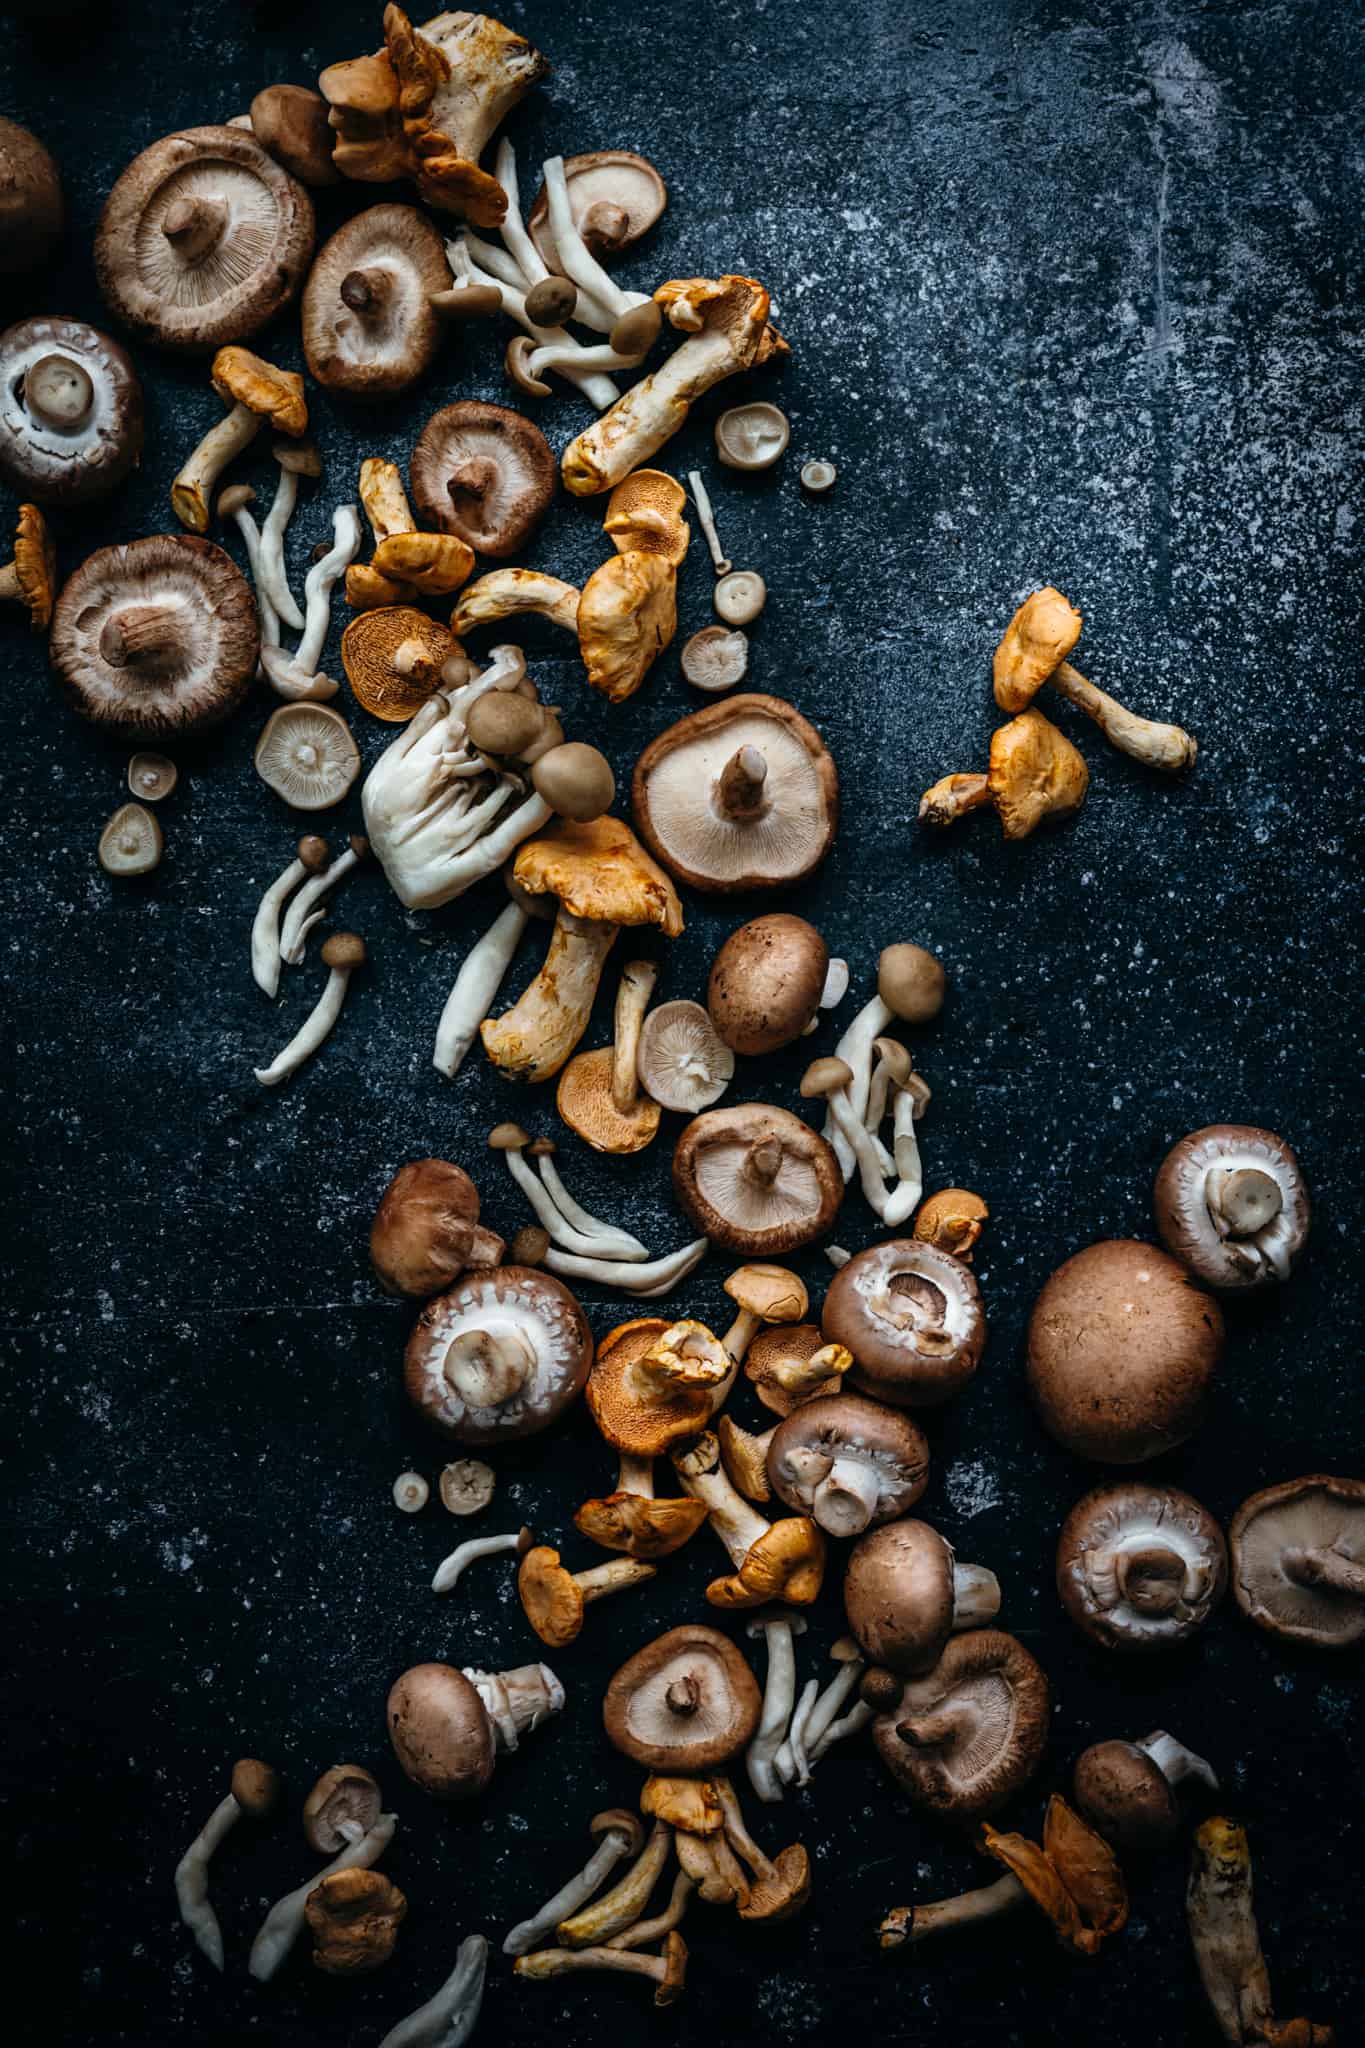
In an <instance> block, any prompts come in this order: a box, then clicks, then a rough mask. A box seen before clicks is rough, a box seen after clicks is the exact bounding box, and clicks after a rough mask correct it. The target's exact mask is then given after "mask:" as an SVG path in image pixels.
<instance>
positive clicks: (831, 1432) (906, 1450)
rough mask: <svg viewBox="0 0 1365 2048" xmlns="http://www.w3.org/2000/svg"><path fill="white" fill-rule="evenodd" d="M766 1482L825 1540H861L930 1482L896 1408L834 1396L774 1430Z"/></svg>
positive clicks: (921, 1449)
mask: <svg viewBox="0 0 1365 2048" xmlns="http://www.w3.org/2000/svg"><path fill="white" fill-rule="evenodd" d="M767 1476H768V1481H769V1484H770V1486H771V1488H772V1490H773V1492H774V1493H775V1494H776V1495H777V1497H778V1499H779V1500H781V1501H783V1502H785V1504H786V1505H787V1506H788V1507H789V1508H791V1510H792V1511H793V1513H795V1514H800V1515H810V1516H811V1518H812V1519H813V1520H814V1521H815V1522H816V1523H817V1524H818V1525H819V1527H820V1528H822V1529H823V1530H824V1531H825V1532H826V1534H827V1535H830V1536H859V1535H861V1534H862V1532H863V1530H864V1529H869V1528H871V1527H872V1526H873V1525H874V1524H876V1523H881V1522H890V1521H893V1520H895V1519H896V1517H898V1516H900V1515H903V1514H904V1513H905V1511H906V1509H907V1508H910V1507H913V1506H914V1504H915V1502H916V1501H917V1500H918V1499H919V1497H920V1495H921V1494H922V1493H923V1492H924V1489H925V1487H926V1486H927V1485H928V1484H929V1446H928V1444H927V1443H926V1442H925V1440H924V1437H923V1434H922V1433H921V1431H920V1430H918V1429H917V1428H916V1427H915V1425H914V1423H913V1422H911V1420H910V1419H909V1417H908V1416H906V1415H901V1414H899V1413H898V1412H897V1411H896V1410H895V1409H894V1408H887V1407H885V1406H884V1405H883V1404H882V1403H881V1402H880V1401H864V1400H860V1399H859V1398H858V1397H857V1396H856V1395H854V1394H836V1395H834V1396H833V1397H832V1398H829V1399H825V1400H818V1401H808V1402H805V1403H803V1404H802V1405H801V1406H800V1407H798V1408H796V1409H795V1410H794V1411H793V1412H792V1414H790V1415H789V1416H788V1417H787V1419H786V1420H785V1422H781V1423H779V1424H778V1426H777V1428H776V1429H775V1430H774V1432H773V1434H772V1437H771V1438H770V1440H769V1443H768V1456H767ZM905 1526H906V1527H913V1526H914V1525H913V1524H906V1525H905ZM870 1654H876V1655H877V1658H878V1661H879V1662H885V1661H886V1659H885V1658H883V1657H881V1655H880V1653H870Z"/></svg>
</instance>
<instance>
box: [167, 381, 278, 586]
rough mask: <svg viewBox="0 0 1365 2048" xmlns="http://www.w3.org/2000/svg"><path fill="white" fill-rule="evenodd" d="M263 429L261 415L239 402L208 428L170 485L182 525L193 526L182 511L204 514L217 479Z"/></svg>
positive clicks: (172, 501) (206, 522) (200, 530)
mask: <svg viewBox="0 0 1365 2048" xmlns="http://www.w3.org/2000/svg"><path fill="white" fill-rule="evenodd" d="M262 425H263V421H262V418H261V415H260V414H259V413H255V412H253V411H252V410H251V407H250V406H249V405H242V404H241V403H240V401H239V402H238V403H237V404H236V405H234V406H233V408H232V410H231V412H228V413H225V414H224V415H223V417H222V419H220V420H219V422H218V424H217V426H216V427H210V429H209V431H208V433H207V434H205V436H204V438H203V440H202V441H201V442H200V443H199V445H198V447H197V448H196V449H195V450H194V451H193V453H192V454H191V455H190V457H189V459H188V461H187V462H186V463H185V466H184V468H183V469H182V470H181V472H180V474H179V476H178V477H177V478H176V479H175V482H174V483H173V484H172V485H171V503H172V505H173V506H174V507H175V510H176V514H177V516H178V517H179V518H180V520H181V522H182V524H184V525H186V526H193V525H194V522H193V521H191V520H188V519H186V518H185V516H184V512H183V511H182V510H181V507H182V506H184V507H186V508H188V507H189V506H191V505H202V506H203V507H205V509H206V510H207V507H208V506H209V505H210V504H211V503H212V501H213V494H214V490H215V488H216V486H217V483H218V479H219V477H220V476H221V475H222V474H223V471H224V470H225V469H226V468H227V466H228V464H229V463H230V462H235V461H236V459H237V457H238V456H239V455H240V454H241V453H242V451H243V449H246V448H249V447H250V446H251V444H252V442H253V441H254V440H255V438H256V436H257V434H259V433H260V431H261V427H262ZM207 525H208V519H207V516H206V517H205V518H204V521H203V525H202V526H195V529H194V530H195V531H197V532H201V533H202V532H203V530H204V527H206V526H207ZM253 573H254V572H253Z"/></svg>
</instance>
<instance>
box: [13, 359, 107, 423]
mask: <svg viewBox="0 0 1365 2048" xmlns="http://www.w3.org/2000/svg"><path fill="white" fill-rule="evenodd" d="M23 390H24V405H25V408H26V410H27V411H29V412H30V413H32V415H33V417H34V418H35V419H36V420H39V421H41V423H42V424H43V425H44V426H45V427H52V428H54V429H55V430H56V432H58V433H62V434H71V433H74V432H75V431H76V429H77V428H78V427H80V426H82V425H83V424H84V423H85V421H86V420H88V419H89V417H90V410H91V407H92V405H93V404H94V399H95V385H94V380H93V379H92V377H91V376H90V373H89V371H88V370H86V369H85V368H84V366H83V365H82V364H80V363H78V362H77V361H76V359H75V357H74V356H67V355H50V356H39V358H38V360H37V362H35V363H30V364H29V366H28V369H27V370H26V371H25V372H24V383H23Z"/></svg>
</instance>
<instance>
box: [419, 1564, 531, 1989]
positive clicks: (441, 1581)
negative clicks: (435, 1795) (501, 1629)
mask: <svg viewBox="0 0 1365 2048" xmlns="http://www.w3.org/2000/svg"><path fill="white" fill-rule="evenodd" d="M531 1543H532V1536H531V1532H530V1530H529V1529H526V1528H522V1529H517V1530H514V1531H513V1532H512V1534H510V1535H507V1536H471V1537H470V1538H469V1539H468V1541H467V1542H464V1543H459V1544H457V1545H456V1546H455V1548H454V1550H452V1551H451V1553H450V1555H449V1557H447V1558H443V1559H442V1560H441V1562H440V1564H438V1565H437V1567H436V1576H435V1577H434V1578H433V1580H432V1582H431V1590H432V1592H433V1593H449V1592H452V1591H453V1590H454V1587H455V1585H456V1582H457V1581H458V1579H459V1577H460V1574H461V1573H462V1572H463V1571H464V1570H465V1568H466V1567H467V1566H468V1565H471V1564H473V1563H475V1562H476V1560H477V1559H479V1558H481V1557H500V1556H501V1555H502V1554H503V1552H504V1551H514V1552H515V1553H516V1555H517V1556H518V1557H524V1556H525V1555H526V1552H527V1551H528V1550H529V1549H530V1547H531ZM509 1953H510V1951H509Z"/></svg>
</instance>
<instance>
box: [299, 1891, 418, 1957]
mask: <svg viewBox="0 0 1365 2048" xmlns="http://www.w3.org/2000/svg"><path fill="white" fill-rule="evenodd" d="M303 1910H304V1916H305V1918H306V1919H307V1921H308V1925H309V1928H310V1930H311V1932H312V1936H313V1944H314V1946H313V1966H314V1968H315V1969H318V1970H322V1971H324V1972H325V1973H326V1974H327V1976H329V1977H359V1976H363V1975H366V1974H367V1973H368V1972H369V1971H371V1970H377V1969H379V1968H380V1967H381V1965H383V1964H384V1963H386V1962H387V1961H388V1960H389V1957H390V1956H391V1955H392V1954H393V1950H394V1943H395V1942H396V1941H397V1939H398V1929H399V1926H400V1924H401V1922H402V1919H403V1916H404V1914H405V1913H406V1912H407V1910H408V1902H407V1900H406V1899H405V1898H404V1896H403V1894H402V1892H400V1891H399V1889H398V1887H397V1885H396V1884H394V1883H393V1881H392V1879H390V1878H387V1877H385V1875H384V1873H383V1871H382V1870H358V1869H353V1870H334V1871H333V1872H332V1873H331V1874H330V1875H329V1876H327V1877H324V1878H323V1879H322V1882H321V1883H320V1884H318V1885H316V1886H314V1888H313V1890H312V1891H311V1892H310V1893H309V1894H308V1898H307V1900H306V1902H305V1904H304V1909H303Z"/></svg>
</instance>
